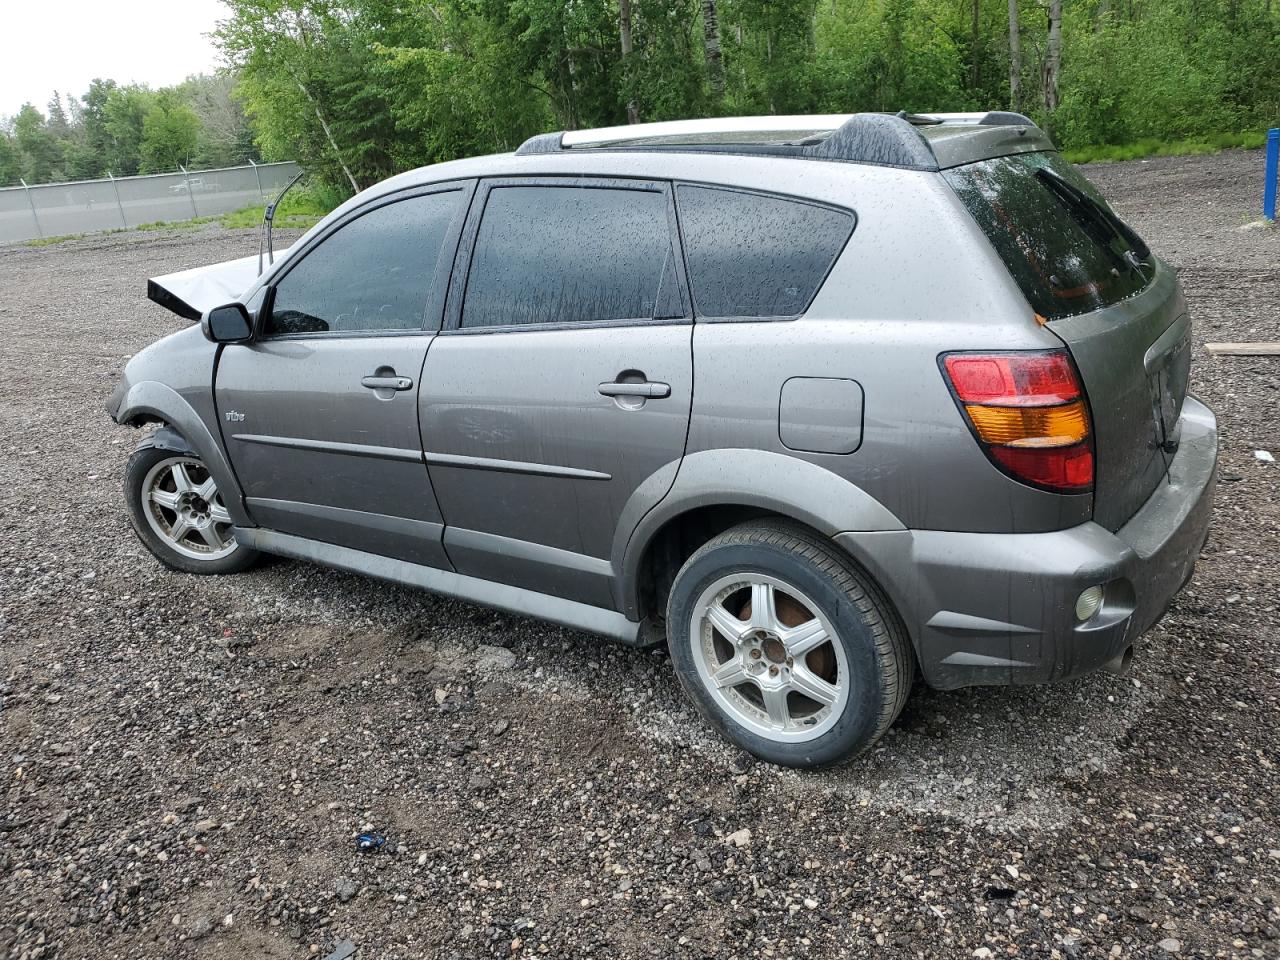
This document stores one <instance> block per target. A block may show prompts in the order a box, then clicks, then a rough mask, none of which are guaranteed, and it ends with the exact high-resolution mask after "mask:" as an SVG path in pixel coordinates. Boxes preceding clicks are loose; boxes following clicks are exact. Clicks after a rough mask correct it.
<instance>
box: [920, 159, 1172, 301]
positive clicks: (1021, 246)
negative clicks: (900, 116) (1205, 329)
mask: <svg viewBox="0 0 1280 960" xmlns="http://www.w3.org/2000/svg"><path fill="white" fill-rule="evenodd" d="M943 176H944V177H945V178H946V179H947V182H948V183H949V184H951V187H952V189H954V190H955V192H956V194H957V195H958V196H959V197H960V200H961V202H963V203H964V205H965V207H966V208H968V210H969V213H970V214H972V215H973V218H974V220H975V221H977V223H978V226H980V227H981V228H982V231H983V232H984V233H985V234H986V235H987V239H989V240H990V241H991V245H992V246H993V247H995V249H996V252H997V253H998V254H999V255H1000V258H1001V259H1002V260H1003V261H1004V263H1005V266H1007V267H1008V268H1009V272H1010V274H1012V275H1013V279H1014V280H1015V281H1016V282H1017V284H1018V286H1019V287H1020V288H1021V289H1022V292H1023V294H1024V295H1025V296H1026V298H1027V301H1028V302H1029V303H1030V304H1031V308H1032V309H1033V310H1035V312H1036V313H1038V314H1040V315H1041V316H1042V317H1044V318H1045V319H1046V320H1060V319H1062V318H1063V317H1070V316H1075V315H1076V314H1080V313H1088V312H1090V311H1092V310H1099V309H1101V308H1103V307H1107V306H1110V305H1111V304H1113V303H1118V302H1119V301H1121V300H1124V299H1126V298H1128V297H1131V296H1133V295H1134V294H1136V293H1138V292H1140V291H1141V290H1142V289H1144V288H1145V287H1146V286H1147V284H1148V282H1149V281H1150V278H1151V275H1152V269H1151V254H1150V251H1149V250H1148V249H1147V247H1146V244H1144V243H1143V242H1142V241H1141V239H1139V238H1138V236H1137V234H1135V233H1134V232H1133V231H1132V230H1131V229H1130V228H1129V227H1127V226H1126V225H1125V224H1124V223H1123V222H1122V221H1120V219H1119V218H1118V217H1117V216H1116V215H1115V213H1114V212H1113V211H1112V210H1111V208H1110V207H1109V206H1107V203H1106V201H1105V200H1103V199H1102V197H1101V196H1100V195H1099V194H1098V192H1097V190H1096V189H1094V187H1093V185H1092V184H1091V183H1089V181H1088V180H1086V179H1085V178H1084V177H1083V176H1081V175H1080V174H1079V173H1078V172H1077V171H1076V170H1075V168H1074V167H1072V166H1071V164H1070V163H1068V162H1067V161H1065V160H1063V159H1062V158H1061V157H1060V156H1059V155H1058V154H1054V153H1026V154H1020V155H1018V156H1013V157H997V158H995V159H993V160H984V161H982V162H980V163H971V164H968V165H966V166H963V167H956V168H954V169H951V170H947V171H945V172H944V174H943Z"/></svg>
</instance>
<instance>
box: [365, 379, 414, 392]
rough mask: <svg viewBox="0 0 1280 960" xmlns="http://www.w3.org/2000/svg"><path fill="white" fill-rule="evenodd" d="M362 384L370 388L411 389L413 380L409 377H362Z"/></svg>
mask: <svg viewBox="0 0 1280 960" xmlns="http://www.w3.org/2000/svg"><path fill="white" fill-rule="evenodd" d="M360 386H362V387H368V388H369V389H370V390H410V389H412V388H413V381H412V380H411V379H410V378H409V377H361V378H360Z"/></svg>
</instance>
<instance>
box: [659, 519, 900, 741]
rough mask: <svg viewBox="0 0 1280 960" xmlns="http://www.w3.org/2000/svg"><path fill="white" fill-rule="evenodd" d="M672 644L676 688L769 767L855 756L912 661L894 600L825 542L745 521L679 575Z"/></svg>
mask: <svg viewBox="0 0 1280 960" xmlns="http://www.w3.org/2000/svg"><path fill="white" fill-rule="evenodd" d="M667 631H668V643H669V645H670V647H671V658H672V661H673V663H674V664H675V667H676V672H677V674H678V676H679V678H680V682H681V684H682V685H683V686H684V688H685V691H686V692H687V693H688V694H689V696H690V698H691V699H692V700H693V701H694V703H695V704H696V705H697V707H698V709H699V710H700V711H701V712H702V713H703V715H704V716H706V717H707V719H708V720H710V721H711V723H712V724H713V725H714V726H715V727H716V728H717V729H718V730H719V731H720V732H721V733H722V734H724V736H725V737H727V738H728V739H729V740H731V741H732V742H734V743H736V744H737V745H739V746H741V747H743V748H744V749H746V750H748V751H749V752H751V753H752V754H754V755H756V756H758V757H760V758H761V759H763V760H767V761H769V762H772V763H779V764H784V765H787V766H799V767H816V766H823V765H826V764H831V763H837V762H839V761H842V760H847V759H851V758H852V757H854V756H857V755H858V754H859V753H861V752H862V751H864V750H865V749H867V747H869V746H870V745H871V744H873V743H874V742H875V741H876V740H877V739H879V738H880V736H882V735H883V734H884V732H885V730H887V729H888V728H889V726H890V724H892V723H893V721H894V719H895V718H896V717H897V715H898V713H899V712H900V711H901V709H902V705H903V703H905V701H906V697H907V693H908V692H909V689H910V684H911V678H912V676H913V672H914V667H915V662H914V657H913V655H912V652H911V646H910V643H909V642H908V641H907V638H906V633H905V631H904V630H903V629H902V627H901V625H900V624H899V623H898V620H897V616H896V614H895V613H894V611H893V610H892V608H891V607H890V605H889V603H888V601H887V599H885V598H884V596H883V595H882V594H881V592H880V590H879V589H878V588H877V587H876V585H875V584H874V583H873V582H872V581H871V580H870V578H869V577H867V576H866V574H864V573H863V572H862V571H861V570H859V569H858V568H857V567H856V566H855V565H854V564H853V563H852V561H851V560H849V559H848V558H847V557H846V556H844V555H843V554H842V553H841V552H840V551H839V550H838V549H837V548H836V547H835V546H834V545H832V544H831V543H829V542H828V541H826V540H825V539H824V538H822V537H820V536H818V535H816V534H814V533H812V532H811V531H809V530H807V529H805V528H803V527H801V526H799V525H797V524H791V523H786V522H781V521H777V522H774V521H761V522H753V523H749V524H743V525H742V526H740V527H735V528H734V529H732V530H729V531H727V532H726V533H724V534H721V535H720V536H718V537H716V538H715V539H713V540H711V541H710V542H708V543H707V544H706V545H704V546H703V547H702V548H701V549H699V550H698V551H697V552H696V553H695V554H694V555H693V556H692V557H690V558H689V560H688V561H687V562H686V563H685V565H684V566H683V567H682V568H681V570H680V573H679V574H678V575H677V577H676V581H675V584H674V585H673V587H672V590H671V596H670V598H669V600H668V605H667Z"/></svg>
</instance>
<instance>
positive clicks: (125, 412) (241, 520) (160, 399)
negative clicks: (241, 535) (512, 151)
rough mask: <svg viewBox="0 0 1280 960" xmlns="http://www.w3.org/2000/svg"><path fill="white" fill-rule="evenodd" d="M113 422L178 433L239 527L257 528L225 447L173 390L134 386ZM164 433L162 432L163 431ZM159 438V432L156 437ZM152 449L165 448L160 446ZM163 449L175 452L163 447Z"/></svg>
mask: <svg viewBox="0 0 1280 960" xmlns="http://www.w3.org/2000/svg"><path fill="white" fill-rule="evenodd" d="M113 418H114V419H115V421H116V422H117V423H132V422H134V421H137V420H144V421H145V420H160V421H163V422H164V423H166V424H168V425H169V426H170V427H171V431H176V432H177V433H178V434H180V435H181V437H182V439H183V440H185V441H186V443H187V444H188V445H189V446H190V448H191V449H192V450H194V451H195V453H196V454H197V455H198V456H199V457H200V459H201V460H202V461H204V465H205V466H206V467H207V468H208V470H209V474H210V476H212V477H213V480H214V482H215V483H216V484H217V485H218V492H219V493H221V494H222V502H223V504H224V505H225V506H226V508H227V512H228V513H230V514H231V519H232V521H233V522H234V523H235V525H236V526H238V527H252V526H255V524H254V522H253V519H252V518H251V517H250V516H249V514H248V512H247V511H246V510H245V506H244V495H243V494H242V493H241V491H240V484H239V483H238V482H237V481H236V475H235V473H233V472H232V470H231V465H230V464H229V463H228V462H227V458H226V457H225V456H224V455H223V452H222V447H221V446H220V445H219V444H218V442H217V440H215V439H214V437H213V434H211V433H210V432H209V428H208V427H207V426H205V422H204V420H203V419H202V418H201V417H200V414H198V413H197V412H196V411H195V409H194V408H193V407H192V406H191V404H189V403H188V402H187V401H186V400H185V399H183V397H182V395H181V394H179V393H178V392H177V391H176V390H174V389H173V388H172V387H168V386H166V385H165V384H163V383H160V382H159V381H156V380H140V381H138V382H137V383H134V384H131V385H130V386H129V388H128V390H127V391H126V392H125V394H124V396H123V397H122V398H121V400H120V406H119V408H118V409H117V410H116V411H115V412H114V414H113ZM162 429H163V428H162ZM157 436H159V432H158V433H157ZM153 445H155V446H162V445H163V444H161V443H155V442H154V441H153ZM164 449H173V448H172V447H164Z"/></svg>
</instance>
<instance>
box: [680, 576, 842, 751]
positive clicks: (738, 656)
mask: <svg viewBox="0 0 1280 960" xmlns="http://www.w3.org/2000/svg"><path fill="white" fill-rule="evenodd" d="M689 636H690V641H691V643H692V645H693V654H694V661H695V663H696V665H697V668H698V675H699V677H700V679H701V680H702V682H703V684H704V685H705V687H706V689H707V691H708V692H709V693H710V694H711V696H712V698H713V699H714V700H715V701H716V703H717V705H718V706H719V707H720V708H721V709H722V710H723V711H724V712H725V713H726V714H728V715H729V716H730V717H731V718H732V719H733V720H734V721H735V722H736V723H738V724H740V725H742V726H743V727H746V728H747V729H749V730H751V731H752V732H753V733H756V734H758V735H759V736H762V737H767V738H768V739H770V740H777V741H784V742H799V741H804V740H812V739H814V738H816V737H820V736H822V734H824V733H826V732H827V731H828V730H830V729H831V728H832V727H833V726H834V725H835V724H836V723H837V722H838V721H839V719H840V717H841V716H842V715H843V713H844V710H845V706H846V705H847V703H848V698H849V686H850V684H849V664H848V658H847V657H846V655H845V651H844V648H843V646H842V645H841V643H840V641H839V639H838V637H837V635H836V632H835V630H834V629H833V627H832V625H831V623H830V621H829V620H828V619H827V617H826V616H825V615H824V614H823V613H822V612H821V610H820V609H819V608H818V606H817V604H815V603H814V602H813V601H812V600H811V599H810V598H808V597H807V596H805V594H804V593H802V592H801V591H800V590H798V589H796V588H795V587H793V586H791V585H789V584H787V583H784V582H783V581H781V580H779V579H778V578H776V577H771V576H768V575H766V574H759V573H751V572H743V573H734V574H731V575H729V576H726V577H722V578H720V579H718V580H716V581H715V582H714V583H712V584H711V585H710V586H709V587H707V588H706V590H704V591H703V592H702V594H701V596H700V597H699V598H698V602H697V603H696V604H695V605H694V608H693V623H692V629H691V630H690V633H689Z"/></svg>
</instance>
